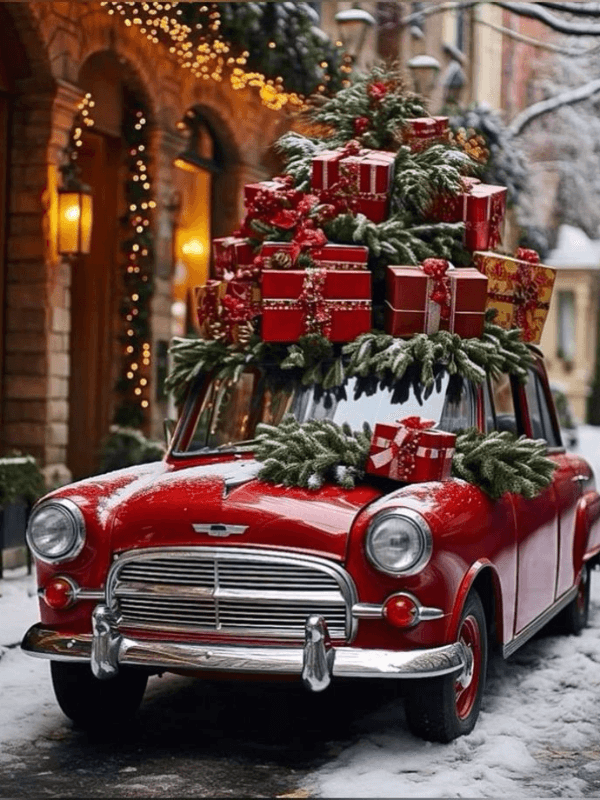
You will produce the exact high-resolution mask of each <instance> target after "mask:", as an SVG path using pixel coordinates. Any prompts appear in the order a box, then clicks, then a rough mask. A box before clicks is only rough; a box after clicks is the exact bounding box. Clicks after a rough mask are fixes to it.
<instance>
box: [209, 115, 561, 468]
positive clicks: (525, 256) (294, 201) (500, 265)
mask: <svg viewBox="0 0 600 800" xmlns="http://www.w3.org/2000/svg"><path fill="white" fill-rule="evenodd" d="M448 135H449V131H448V120H447V118H446V117H433V118H424V119H416V120H409V121H408V122H407V124H406V126H405V128H404V143H405V144H407V145H409V146H410V147H411V149H412V150H421V149H424V148H426V147H428V146H429V145H431V144H433V143H435V142H439V141H442V140H444V139H447V138H448ZM394 160H395V154H394V153H391V152H386V151H379V150H368V149H363V148H361V147H360V145H359V144H358V143H357V142H350V143H349V144H347V145H346V146H345V147H343V148H340V149H337V150H329V151H321V152H320V153H319V154H318V155H316V157H315V158H314V159H313V161H312V175H311V189H310V192H307V193H305V192H301V191H298V190H296V189H295V188H294V186H293V181H292V179H291V178H290V177H289V176H284V177H280V178H275V179H274V180H271V181H264V182H262V183H256V184H250V185H247V186H246V187H245V189H244V199H245V206H246V217H245V219H244V220H243V222H242V225H241V227H240V230H239V231H237V232H236V234H234V235H233V236H230V237H225V238H220V239H215V240H214V241H213V255H214V279H212V280H209V281H208V283H207V284H206V285H205V286H202V287H198V288H197V289H196V303H197V308H198V314H199V322H200V328H201V334H202V335H203V336H204V337H205V338H209V339H210V338H221V339H222V340H224V341H227V342H231V343H236V342H240V341H242V342H243V341H244V340H243V338H242V336H243V334H244V332H245V334H246V335H247V334H248V331H253V332H255V333H259V334H260V336H261V337H262V339H263V340H264V341H268V342H295V341H297V340H298V339H299V338H300V337H301V336H303V335H306V334H311V333H319V334H321V335H323V336H325V337H326V338H328V339H329V340H330V341H332V342H348V341H351V340H353V339H355V338H356V337H357V336H359V335H360V334H362V333H366V332H368V331H370V330H371V329H372V327H373V326H372V294H371V289H372V287H371V277H372V273H371V271H370V270H369V268H368V256H369V252H368V248H366V247H362V246H357V245H346V244H339V243H333V242H329V241H327V239H326V236H325V234H324V233H323V230H322V229H321V227H320V225H321V224H323V222H325V221H326V220H327V219H331V218H333V217H336V216H338V215H339V214H345V213H353V214H357V213H361V214H364V215H365V216H366V217H367V218H368V219H369V220H372V221H373V222H375V223H379V222H383V221H384V220H386V219H387V218H388V216H389V215H390V213H391V208H390V204H391V188H392V181H393V173H394ZM463 181H464V186H463V191H462V193H461V194H459V195H458V196H440V197H439V198H438V199H437V200H436V201H435V202H434V203H433V204H432V206H431V210H430V214H429V217H430V219H431V220H432V221H440V222H442V221H443V222H463V223H464V248H465V250H466V251H467V252H469V253H470V254H471V266H469V267H464V268H454V267H453V266H452V265H451V264H450V263H449V262H448V261H446V260H444V259H438V258H430V259H426V260H425V261H424V262H423V263H422V264H420V265H419V266H407V265H402V264H399V265H397V266H388V267H387V273H386V297H385V314H384V318H385V330H386V332H387V333H390V334H392V335H393V336H396V337H410V336H412V335H414V334H416V333H423V332H424V333H428V334H433V333H436V332H437V331H439V330H447V331H450V332H453V333H456V334H458V335H459V336H461V337H463V338H472V337H480V336H481V335H482V333H483V325H484V317H485V312H486V310H487V309H489V308H494V309H496V310H497V315H496V318H495V323H496V324H497V325H500V326H501V327H503V328H506V329H510V328H513V327H519V328H521V329H522V331H523V338H524V340H525V341H527V342H531V343H534V344H535V343H539V341H540V337H541V334H542V329H543V326H544V322H545V320H546V316H547V313H548V308H549V303H550V298H551V295H552V287H553V283H554V277H555V274H554V271H553V270H552V269H550V268H548V267H545V266H543V265H541V264H540V263H539V258H538V256H537V254H536V253H535V251H532V250H524V249H520V250H518V251H517V254H516V256H509V255H505V254H502V253H500V252H498V248H499V246H500V242H501V235H502V229H503V221H504V214H505V209H506V188H505V187H502V186H491V185H487V184H484V183H482V182H480V181H479V180H477V179H475V178H464V179H463ZM261 230H265V235H264V237H262V240H261V235H260V231H261ZM273 230H280V231H282V233H283V234H284V235H282V241H270V240H266V239H272V238H273ZM283 239H285V241H283ZM378 427H381V426H378ZM383 427H385V426H383ZM398 430H399V432H398ZM398 430H397V431H396V434H397V435H400V436H404V437H408V438H409V439H412V440H414V441H415V442H416V441H417V440H418V439H421V438H423V437H425V438H427V437H428V436H430V437H431V436H434V435H438V434H440V433H441V432H439V431H436V432H430V431H426V430H422V431H419V432H418V436H417V435H416V434H417V432H416V431H415V430H414V428H410V426H409V431H408V433H407V432H406V430H405V426H404V427H403V426H400V429H398ZM388 434H389V435H388ZM396 434H394V432H393V431H387V432H384V435H383V436H379V437H377V436H376V437H375V438H376V439H377V440H378V441H379V442H380V444H381V447H380V448H379V450H381V451H382V452H383V453H385V455H383V456H382V455H381V453H378V452H377V447H375V452H374V454H373V456H372V458H371V460H373V459H374V464H372V465H371V469H370V470H369V471H374V472H376V473H378V474H390V471H393V469H395V467H393V466H390V463H388V461H395V463H396V465H397V461H398V459H397V458H396V459H391V456H390V453H391V452H392V451H393V450H394V448H396V449H395V450H394V452H395V453H397V452H398V447H399V443H398V442H396V445H394V446H392V443H393V442H394V436H395V435H396ZM443 435H444V436H450V434H443ZM386 443H387V444H386ZM401 449H402V452H406V447H404V448H401ZM438 450H439V451H440V453H442V452H443V450H442V448H440V446H439V444H438ZM388 456H390V458H388ZM386 458H388V461H386ZM449 463H450V462H449V460H448V459H447V458H445V459H444V458H442V459H441V461H440V464H439V469H440V470H441V471H442V473H443V474H447V472H448V470H449ZM376 465H377V466H376ZM432 477H435V476H432Z"/></svg>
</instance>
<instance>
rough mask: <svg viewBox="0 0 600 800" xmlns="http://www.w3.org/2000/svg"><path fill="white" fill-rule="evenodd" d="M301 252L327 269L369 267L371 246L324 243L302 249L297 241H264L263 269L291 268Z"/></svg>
mask: <svg viewBox="0 0 600 800" xmlns="http://www.w3.org/2000/svg"><path fill="white" fill-rule="evenodd" d="M300 252H304V253H306V254H307V255H308V256H309V257H310V259H311V260H312V261H313V263H314V264H315V265H316V266H317V267H325V269H339V270H355V269H367V261H368V258H369V248H368V247H363V246H362V245H352V244H324V245H322V246H320V247H307V248H305V249H302V248H301V247H300V246H299V245H298V244H297V242H295V241H292V242H264V244H263V245H262V247H261V249H260V258H261V260H262V263H261V266H262V269H291V268H293V267H294V265H295V264H296V261H297V259H298V256H299V255H300Z"/></svg>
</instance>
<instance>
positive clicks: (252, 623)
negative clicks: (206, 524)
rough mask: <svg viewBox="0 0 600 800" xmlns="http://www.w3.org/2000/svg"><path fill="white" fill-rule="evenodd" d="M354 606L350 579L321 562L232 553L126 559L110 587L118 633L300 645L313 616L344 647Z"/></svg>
mask: <svg viewBox="0 0 600 800" xmlns="http://www.w3.org/2000/svg"><path fill="white" fill-rule="evenodd" d="M355 600H356V592H355V590H354V585H353V582H352V580H351V578H350V577H349V575H348V574H347V573H346V572H345V571H344V570H343V569H342V568H341V567H339V566H338V565H336V564H333V563H331V562H329V561H326V560H325V559H320V558H316V557H312V556H291V555H287V554H274V553H272V552H268V551H257V550H250V549H248V550H246V549H244V548H234V547H227V548H213V547H206V548H173V549H169V550H162V549H155V550H143V551H137V552H131V553H126V554H124V555H123V556H121V557H120V558H119V559H118V561H117V562H116V563H115V564H114V565H113V568H112V570H111V574H110V577H109V583H108V602H109V603H110V604H111V605H112V607H113V608H115V609H116V611H117V616H118V625H119V627H121V628H139V629H149V630H155V631H156V630H163V631H178V632H186V633H190V634H191V633H200V634H201V633H206V632H216V633H219V634H223V635H226V636H227V635H230V636H236V635H237V636H247V637H256V638H262V637H270V638H284V639H297V640H302V639H303V636H304V626H305V623H306V620H307V618H308V617H309V616H310V615H311V614H318V615H321V616H323V617H324V619H325V620H326V622H327V626H328V629H329V633H330V635H331V638H332V639H336V640H344V641H347V640H349V639H350V638H351V636H352V633H353V631H352V615H351V608H352V604H353V603H354V602H355Z"/></svg>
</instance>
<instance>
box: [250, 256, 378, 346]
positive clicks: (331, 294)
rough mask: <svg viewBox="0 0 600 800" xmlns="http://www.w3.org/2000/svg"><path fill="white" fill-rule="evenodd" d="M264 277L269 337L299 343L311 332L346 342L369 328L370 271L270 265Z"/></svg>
mask: <svg viewBox="0 0 600 800" xmlns="http://www.w3.org/2000/svg"><path fill="white" fill-rule="evenodd" d="M261 280H262V286H261V288H262V338H263V339H264V341H266V342H296V341H298V339H299V338H300V337H301V336H304V335H305V334H308V333H320V334H322V335H323V336H325V337H326V338H328V339H329V340H330V341H332V342H348V341H351V340H352V339H355V338H356V337H357V336H358V335H359V334H361V333H366V332H367V331H369V330H370V328H371V273H370V272H369V271H368V270H356V271H354V270H344V271H342V270H340V271H337V270H325V269H308V270H267V271H265V272H263V274H262V279H261Z"/></svg>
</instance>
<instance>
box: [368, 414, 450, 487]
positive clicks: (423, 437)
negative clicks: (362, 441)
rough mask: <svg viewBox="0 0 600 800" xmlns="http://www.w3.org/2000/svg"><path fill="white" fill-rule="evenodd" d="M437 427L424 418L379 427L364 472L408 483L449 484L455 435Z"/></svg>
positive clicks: (374, 432)
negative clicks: (442, 482) (440, 482)
mask: <svg viewBox="0 0 600 800" xmlns="http://www.w3.org/2000/svg"><path fill="white" fill-rule="evenodd" d="M434 424H435V423H434V422H433V420H427V419H422V418H421V417H405V418H404V419H402V420H399V421H398V422H395V423H393V424H386V423H381V422H379V423H377V424H376V425H375V430H374V431H373V438H372V440H371V449H370V450H369V456H368V458H367V464H366V467H365V472H367V473H368V474H369V475H379V476H381V477H384V478H391V479H392V480H396V481H406V482H407V483H420V482H422V481H443V480H447V479H448V478H449V477H450V475H451V471H452V457H453V456H454V447H455V444H456V435H455V434H454V433H446V432H445V431H440V430H436V429H435V428H434V427H433V426H434Z"/></svg>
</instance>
